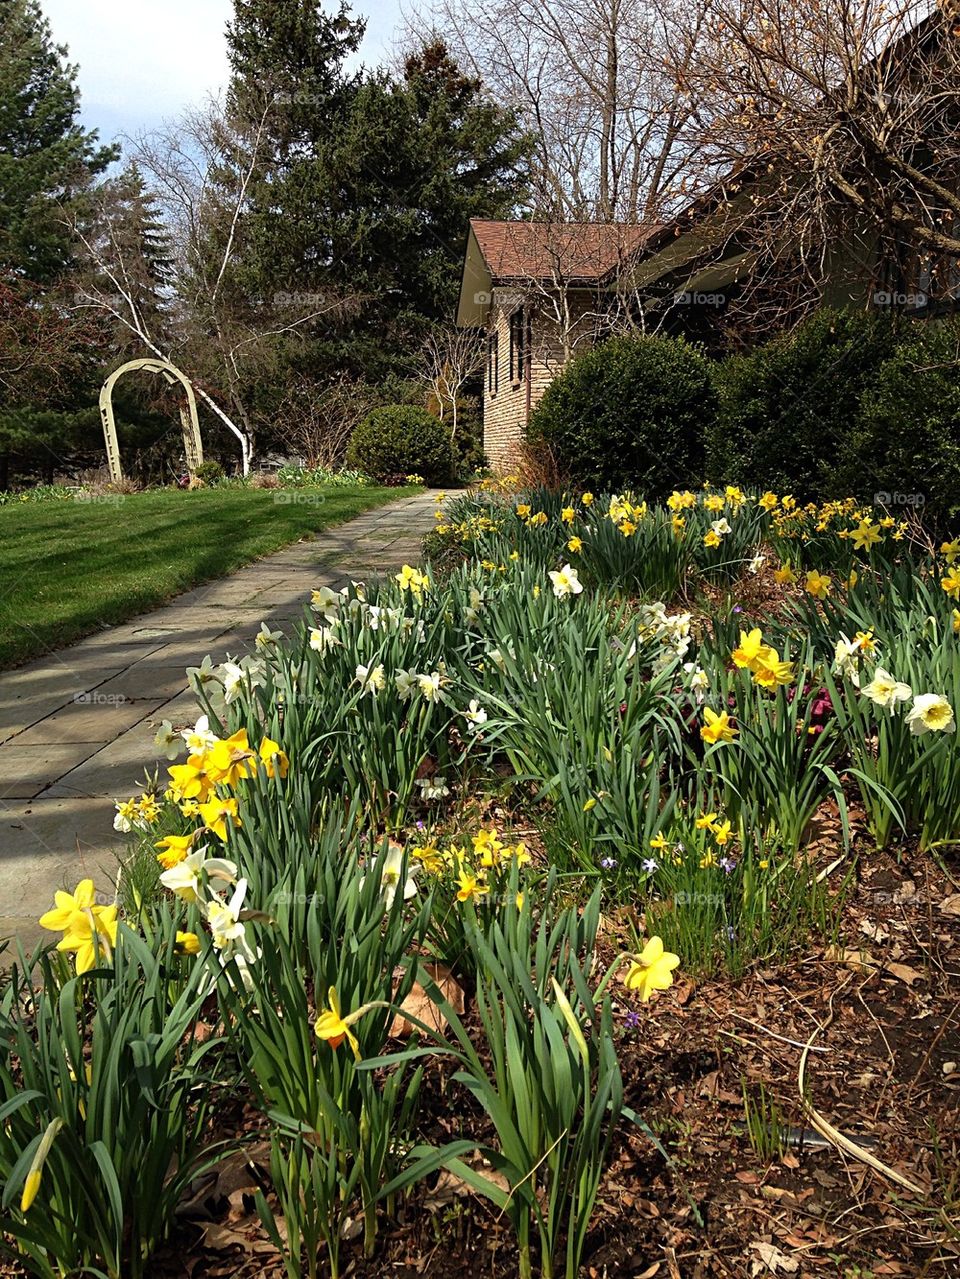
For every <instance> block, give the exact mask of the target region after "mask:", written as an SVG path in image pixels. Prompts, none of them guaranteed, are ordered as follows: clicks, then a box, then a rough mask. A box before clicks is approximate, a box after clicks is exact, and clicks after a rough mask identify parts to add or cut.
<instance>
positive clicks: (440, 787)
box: [417, 773, 450, 800]
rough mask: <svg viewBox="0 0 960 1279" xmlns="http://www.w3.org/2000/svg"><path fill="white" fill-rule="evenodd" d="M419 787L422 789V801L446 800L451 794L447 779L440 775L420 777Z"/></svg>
mask: <svg viewBox="0 0 960 1279" xmlns="http://www.w3.org/2000/svg"><path fill="white" fill-rule="evenodd" d="M417 785H418V786H419V787H420V798H421V799H426V800H431V799H445V798H446V797H447V795H449V794H450V787H449V786H448V785H447V782H446V778H444V777H441V776H440V774H439V773H437V774H436V775H435V776H433V777H418V778H417Z"/></svg>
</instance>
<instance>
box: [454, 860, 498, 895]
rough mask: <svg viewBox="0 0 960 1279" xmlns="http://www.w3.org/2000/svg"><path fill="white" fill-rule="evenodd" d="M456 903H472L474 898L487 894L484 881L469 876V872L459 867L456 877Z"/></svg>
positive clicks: (474, 876) (487, 890)
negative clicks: (457, 886) (457, 885)
mask: <svg viewBox="0 0 960 1279" xmlns="http://www.w3.org/2000/svg"><path fill="white" fill-rule="evenodd" d="M457 883H458V884H459V888H458V889H457V901H458V902H468V901H473V899H474V898H475V897H482V896H483V895H484V893H487V892H489V891H490V890H489V888H488V886H487V884H486V883H484V881H483V880H482V879H481V878H479V877H478V876H476V875H471V874H470V872H469V871H467V870H465V869H463V868H462V867H461V870H460V873H459V874H458V876H457Z"/></svg>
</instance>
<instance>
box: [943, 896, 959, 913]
mask: <svg viewBox="0 0 960 1279" xmlns="http://www.w3.org/2000/svg"><path fill="white" fill-rule="evenodd" d="M940 909H941V910H942V911H943V913H944V914H945V915H960V893H953V894H952V896H950V897H944V899H943V901H942V902H941V903H940Z"/></svg>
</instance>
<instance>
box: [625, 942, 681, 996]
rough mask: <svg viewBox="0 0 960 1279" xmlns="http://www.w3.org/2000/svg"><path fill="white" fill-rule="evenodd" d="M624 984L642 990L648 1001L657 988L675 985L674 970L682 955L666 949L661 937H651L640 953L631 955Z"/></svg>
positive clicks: (629, 987)
mask: <svg viewBox="0 0 960 1279" xmlns="http://www.w3.org/2000/svg"><path fill="white" fill-rule="evenodd" d="M629 959H630V967H629V968H628V969H627V972H626V975H625V976H624V979H623V984H624V985H625V986H626V988H627V989H628V990H636V991H639V992H640V998H641V1000H642V1001H643V1002H644V1003H646V1002H647V1000H648V999H649V998H650V996H651V995H652V994H653V992H654V991H655V990H669V988H670V987H671V986H672V985H673V970H674V969H675V968H677V967H678V966H679V964H680V956H679V955H674V954H673V953H672V952H671V951H669V950H664V948H663V941H662V939H661V938H659V937H651V938H650V940H649V941H648V942H647V944H646V946H644V948H643V950H642V951H641V952H640V954H639V955H632V956H629Z"/></svg>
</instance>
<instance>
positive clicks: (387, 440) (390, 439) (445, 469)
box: [347, 404, 454, 484]
mask: <svg viewBox="0 0 960 1279" xmlns="http://www.w3.org/2000/svg"><path fill="white" fill-rule="evenodd" d="M347 465H348V466H351V467H356V468H357V469H358V470H361V471H365V472H366V473H367V475H370V476H372V477H373V479H375V480H379V481H381V482H384V481H388V482H393V483H399V482H402V480H403V478H404V476H406V475H421V476H423V478H424V480H426V482H427V483H428V484H445V483H447V482H448V481H449V480H450V478H451V476H452V474H453V466H454V456H453V446H452V444H451V442H450V432H449V431H448V430H447V427H446V426H445V425H444V423H443V422H441V421H440V419H439V418H436V417H434V415H433V414H432V413H428V412H427V410H426V409H421V408H416V407H414V406H413V405H410V404H388V405H386V406H384V407H383V408H379V409H374V410H373V411H372V412H371V413H369V414H368V415H367V416H366V417H365V418H364V419H363V421H362V422H361V423H360V424H359V426H357V428H356V430H355V431H354V433H353V435H352V436H351V438H350V444H349V446H348V448H347Z"/></svg>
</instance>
